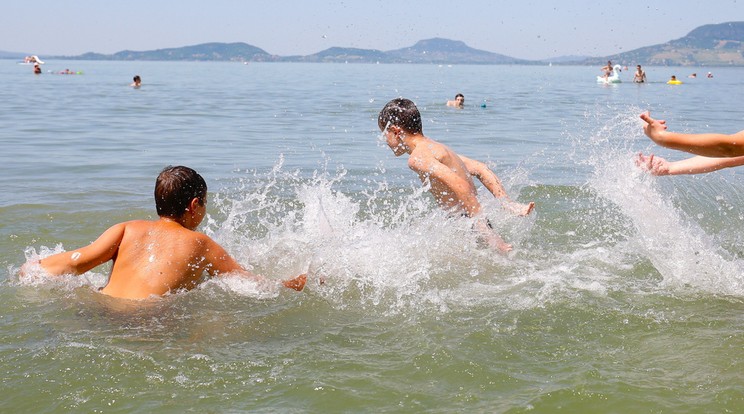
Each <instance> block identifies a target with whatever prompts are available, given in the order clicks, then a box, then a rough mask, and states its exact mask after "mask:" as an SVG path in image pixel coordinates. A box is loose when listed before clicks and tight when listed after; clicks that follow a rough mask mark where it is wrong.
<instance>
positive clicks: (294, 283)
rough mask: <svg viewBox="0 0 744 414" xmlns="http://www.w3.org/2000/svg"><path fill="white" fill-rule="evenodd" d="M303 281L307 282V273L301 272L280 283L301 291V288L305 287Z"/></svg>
mask: <svg viewBox="0 0 744 414" xmlns="http://www.w3.org/2000/svg"><path fill="white" fill-rule="evenodd" d="M305 283H307V275H306V274H305V273H303V274H301V275H299V276H297V277H296V278H294V279H289V280H285V281H283V282H282V285H284V287H286V288H289V289H294V290H296V291H298V292H301V291H302V289H304V288H305Z"/></svg>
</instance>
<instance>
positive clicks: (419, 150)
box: [377, 98, 535, 253]
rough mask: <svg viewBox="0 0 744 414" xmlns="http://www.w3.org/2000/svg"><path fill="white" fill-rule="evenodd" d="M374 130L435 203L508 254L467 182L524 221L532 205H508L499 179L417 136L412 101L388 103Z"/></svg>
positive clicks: (485, 168)
mask: <svg viewBox="0 0 744 414" xmlns="http://www.w3.org/2000/svg"><path fill="white" fill-rule="evenodd" d="M377 125H378V127H379V128H380V131H382V133H383V134H384V136H385V139H386V142H387V145H388V146H389V147H390V149H391V150H392V151H393V153H394V154H395V156H396V157H397V156H401V155H403V154H408V155H409V157H408V167H409V168H410V169H412V170H413V171H414V172H416V173H417V174H418V176H419V178H420V179H421V182H422V183H423V184H424V185H428V186H429V187H430V188H429V191H430V192H431V194H432V195H433V196H434V198H435V199H436V201H437V203H438V204H439V205H440V206H441V207H442V208H444V209H445V210H448V211H450V212H452V213H454V214H459V215H462V216H464V217H472V218H474V219H475V220H476V222H475V229H476V230H477V231H478V233H479V235H480V237H481V239H482V240H483V241H485V242H486V243H487V244H488V245H489V246H490V247H491V248H493V249H495V250H497V251H499V252H502V253H504V252H508V251H510V250H511V249H512V245H511V244H508V243H506V242H505V241H504V240H503V239H502V238H501V236H499V235H498V234H496V233H495V232H494V230H493V228H492V226H491V223H490V222H489V221H488V219H486V218H484V217H482V214H481V213H482V208H481V204H480V202H479V201H478V194H477V191H476V189H475V184H474V183H473V177H476V178H478V180H480V181H481V183H483V185H484V186H485V187H486V188H487V189H488V191H490V192H491V194H493V195H494V196H495V197H496V198H498V199H500V200H501V201H502V206H504V208H506V209H508V210H510V211H511V212H512V213H515V214H518V215H521V216H526V215H527V214H529V213H530V212H532V210H533V209H534V207H535V203H534V202H530V203H529V204H520V203H516V202H513V201H511V199H509V196H508V195H507V194H506V190H504V187H503V186H502V184H501V180H499V178H498V177H497V176H496V174H494V173H493V171H491V170H490V169H489V168H488V166H486V164H484V163H482V162H480V161H476V160H472V159H470V158H467V157H465V156H462V155H459V154H457V153H456V152H454V151H453V150H451V149H450V148H449V147H448V146H446V145H444V144H441V143H439V142H437V141H434V140H433V139H431V138H428V137H427V136H425V135H424V133H423V128H422V122H421V114H420V112H419V110H418V108H417V107H416V105H415V104H414V103H413V101H411V100H409V99H405V98H398V99H393V100H392V101H390V102H388V103H387V104H386V105H385V107H383V108H382V110H381V111H380V114H379V115H378V117H377Z"/></svg>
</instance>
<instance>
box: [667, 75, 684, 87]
mask: <svg viewBox="0 0 744 414" xmlns="http://www.w3.org/2000/svg"><path fill="white" fill-rule="evenodd" d="M667 83H668V84H669V85H681V84H682V81H681V80H679V79H677V77H676V76H674V75H672V77H671V78H669V80H668V81H667Z"/></svg>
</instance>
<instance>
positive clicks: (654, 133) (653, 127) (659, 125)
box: [641, 111, 667, 141]
mask: <svg viewBox="0 0 744 414" xmlns="http://www.w3.org/2000/svg"><path fill="white" fill-rule="evenodd" d="M641 119H642V120H643V121H644V122H646V124H645V125H643V133H644V134H646V136H647V137H649V138H651V139H652V140H654V141H657V140H658V139H659V138H661V136H660V135H661V134H662V133H663V132H664V131H666V129H667V126H666V121H664V120H661V119H659V120H657V119H654V118H651V113H649V112H648V111H646V112H644V113H642V114H641Z"/></svg>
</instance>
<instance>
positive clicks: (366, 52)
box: [282, 38, 531, 64]
mask: <svg viewBox="0 0 744 414" xmlns="http://www.w3.org/2000/svg"><path fill="white" fill-rule="evenodd" d="M282 60H284V61H296V62H335V63H444V64H446V63H467V64H506V63H531V62H530V61H525V60H519V59H515V58H512V57H509V56H504V55H499V54H498V53H491V52H486V51H483V50H478V49H473V48H471V47H469V46H468V45H466V44H465V43H464V42H461V41H457V40H448V39H440V38H435V39H427V40H421V41H419V42H418V43H416V44H415V45H413V46H411V47H407V48H403V49H397V50H391V51H387V52H383V51H380V50H376V49H355V48H341V47H332V48H330V49H326V50H324V51H322V52H319V53H316V54H313V55H308V56H295V57H289V58H283V59H282Z"/></svg>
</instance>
